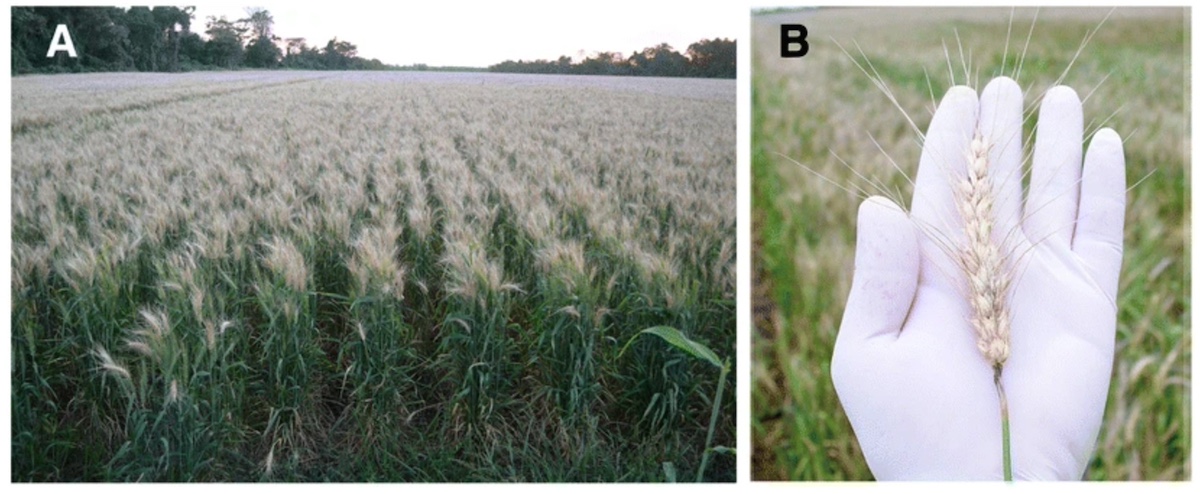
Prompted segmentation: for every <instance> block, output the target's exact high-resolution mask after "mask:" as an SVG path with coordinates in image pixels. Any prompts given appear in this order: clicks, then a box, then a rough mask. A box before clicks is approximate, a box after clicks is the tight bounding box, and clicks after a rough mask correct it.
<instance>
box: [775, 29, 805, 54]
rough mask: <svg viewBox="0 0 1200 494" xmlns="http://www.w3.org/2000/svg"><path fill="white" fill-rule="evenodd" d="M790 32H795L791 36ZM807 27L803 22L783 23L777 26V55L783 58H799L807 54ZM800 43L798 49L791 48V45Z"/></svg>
mask: <svg viewBox="0 0 1200 494" xmlns="http://www.w3.org/2000/svg"><path fill="white" fill-rule="evenodd" d="M792 32H796V33H797V34H796V35H795V36H792ZM807 37H808V28H806V27H804V24H783V25H781V26H779V56H781V57H783V58H800V57H803V56H804V55H807V54H808V41H807V40H806V39H805V38H807ZM797 44H798V45H800V49H799V50H793V49H792V45H797Z"/></svg>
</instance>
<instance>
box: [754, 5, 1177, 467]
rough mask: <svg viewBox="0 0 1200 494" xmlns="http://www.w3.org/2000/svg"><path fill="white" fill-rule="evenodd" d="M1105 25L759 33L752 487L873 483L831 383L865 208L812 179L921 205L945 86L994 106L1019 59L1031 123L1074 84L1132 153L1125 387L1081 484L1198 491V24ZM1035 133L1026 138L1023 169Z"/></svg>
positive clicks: (868, 17) (1149, 14) (1112, 396)
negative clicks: (793, 44)
mask: <svg viewBox="0 0 1200 494" xmlns="http://www.w3.org/2000/svg"><path fill="white" fill-rule="evenodd" d="M1109 12H1110V9H1108V8H1102V9H1099V8H1097V9H1061V8H1056V9H1041V10H1036V9H1016V10H1015V11H1014V10H1010V9H1008V8H1004V9H983V8H959V9H953V8H895V9H822V10H819V11H808V12H799V13H776V14H767V15H757V16H755V18H754V22H753V29H754V38H753V46H754V47H755V48H754V53H753V58H752V67H753V79H752V84H751V85H752V108H751V119H752V126H751V133H752V138H751V140H752V144H751V153H752V159H753V166H752V170H753V179H752V188H753V196H752V211H753V216H752V218H753V225H752V231H753V232H754V240H755V243H754V249H753V256H752V257H753V265H754V280H755V281H754V300H755V303H754V305H755V307H754V310H755V333H754V338H753V345H754V346H753V350H752V362H753V367H752V371H751V372H752V388H751V397H752V404H751V407H752V412H753V417H752V420H751V423H752V428H753V432H752V442H753V447H754V452H753V472H752V478H755V479H763V480H768V479H795V480H830V479H869V478H870V477H871V472H870V470H869V469H868V468H867V464H866V461H865V460H864V457H863V454H862V452H861V450H860V449H859V444H858V442H857V441H856V439H855V436H854V431H853V430H852V429H851V427H850V422H849V421H848V419H847V418H846V415H845V412H844V411H843V410H842V408H841V404H840V402H839V400H838V397H837V395H836V393H835V392H834V387H833V382H832V380H831V377H830V358H831V356H832V353H833V347H834V341H835V338H836V336H837V331H838V326H839V324H840V322H841V318H842V313H843V311H844V309H845V302H846V295H847V293H848V292H849V290H850V282H851V280H852V277H853V273H854V254H855V250H854V248H855V225H856V220H855V218H856V211H857V210H858V207H859V204H860V203H861V202H862V199H863V198H861V197H856V196H855V195H854V194H853V193H851V192H848V191H846V190H843V189H840V188H838V187H836V186H834V185H831V184H830V183H828V182H825V181H822V180H821V179H820V178H818V177H817V176H816V175H815V173H814V172H816V173H820V174H821V175H824V176H825V177H828V178H830V180H831V181H833V182H835V183H838V184H840V185H843V186H844V187H846V188H849V189H853V188H854V187H861V188H862V189H865V190H868V191H869V192H870V193H872V194H880V195H891V196H896V197H897V199H898V202H901V203H902V204H905V205H908V204H909V203H910V198H911V185H910V182H909V181H908V180H907V179H906V178H905V177H904V175H903V173H907V174H908V176H909V177H914V176H915V172H916V170H917V164H918V162H919V158H920V156H921V143H920V141H919V139H920V138H919V136H917V134H916V132H915V131H914V129H913V127H914V126H915V127H916V128H919V129H921V130H922V131H924V129H927V128H928V127H929V123H930V120H931V118H932V115H933V108H934V106H935V101H934V98H941V97H942V95H944V94H946V91H947V89H948V88H950V86H951V85H952V82H951V79H950V75H949V72H950V71H951V70H953V71H954V74H955V76H956V78H957V79H956V81H955V83H957V84H964V83H965V80H966V77H964V73H963V72H964V70H963V65H967V66H969V67H972V70H971V71H970V84H971V85H972V86H973V87H974V88H975V89H976V90H980V91H981V90H982V89H983V87H984V85H986V84H987V82H988V81H989V80H990V79H991V78H992V77H994V76H996V75H1000V74H1008V75H1010V76H1012V75H1013V68H1014V66H1015V62H1016V60H1018V58H1019V57H1023V60H1024V62H1023V64H1022V68H1021V69H1020V70H1021V71H1020V76H1019V77H1018V80H1019V82H1020V85H1021V87H1022V89H1023V90H1024V95H1025V104H1026V105H1027V107H1028V108H1032V109H1034V110H1036V108H1037V107H1038V105H1037V104H1036V102H1037V100H1038V98H1039V97H1040V95H1041V94H1042V93H1043V92H1045V91H1046V90H1047V89H1049V88H1050V87H1052V86H1053V85H1054V84H1055V81H1056V80H1058V79H1059V77H1060V76H1063V74H1064V73H1066V76H1065V77H1064V78H1063V79H1062V82H1061V83H1062V84H1065V85H1068V86H1070V87H1072V88H1074V89H1075V90H1076V91H1077V92H1078V94H1079V95H1080V97H1081V98H1085V100H1084V106H1083V108H1084V115H1085V117H1086V121H1085V126H1086V129H1087V131H1086V133H1087V134H1088V135H1089V136H1090V135H1091V133H1092V132H1093V131H1095V130H1097V129H1099V128H1101V127H1112V128H1114V129H1116V130H1117V131H1118V132H1119V133H1120V135H1121V137H1122V138H1123V139H1125V143H1124V146H1125V147H1124V149H1125V160H1126V166H1127V172H1126V177H1127V181H1128V183H1129V184H1130V185H1134V184H1135V183H1136V184H1137V185H1134V186H1133V187H1132V188H1131V189H1130V190H1129V191H1128V193H1127V199H1126V200H1127V203H1126V204H1127V205H1126V216H1125V240H1124V263H1123V266H1122V271H1121V276H1120V288H1119V296H1118V299H1117V301H1116V302H1117V305H1118V322H1117V328H1116V332H1117V337H1116V353H1115V360H1114V366H1113V367H1114V368H1113V374H1112V379H1111V385H1110V387H1109V394H1108V402H1107V406H1106V408H1105V415H1104V421H1103V424H1102V428H1101V431H1100V434H1099V438H1098V440H1097V443H1096V448H1095V451H1094V453H1093V456H1092V458H1091V459H1090V462H1089V468H1088V471H1087V474H1086V476H1085V478H1088V479H1104V480H1109V479H1161V480H1166V479H1171V480H1178V479H1189V478H1190V477H1191V462H1190V460H1191V446H1192V444H1191V437H1192V432H1191V361H1192V354H1191V348H1192V335H1191V332H1190V330H1191V325H1192V323H1191V297H1190V289H1191V288H1190V287H1191V269H1192V263H1191V249H1190V240H1191V226H1190V225H1191V206H1190V202H1189V197H1190V195H1191V185H1190V184H1191V168H1190V163H1191V143H1190V141H1189V135H1190V126H1189V125H1190V124H1189V118H1188V116H1189V115H1190V112H1191V101H1190V91H1189V89H1188V87H1189V81H1188V76H1189V74H1190V73H1191V61H1190V58H1189V54H1188V49H1187V47H1188V45H1189V43H1190V36H1191V33H1190V28H1189V26H1190V11H1189V10H1187V9H1131V8H1118V9H1116V10H1115V11H1112V12H1111V16H1109V17H1108V19H1107V21H1105V22H1104V23H1103V25H1101V21H1102V20H1103V19H1105V17H1106V16H1107V15H1109ZM1035 16H1036V18H1037V22H1036V23H1034V22H1033V19H1034V17H1035ZM1010 19H1011V27H1010ZM782 23H802V24H804V25H806V26H807V29H808V32H809V40H810V43H811V46H810V51H809V54H808V55H806V56H805V57H803V58H799V59H782V58H780V57H779V55H778V54H779V25H780V24H782ZM1031 24H1032V25H1033V29H1032V32H1031V31H1030V26H1031ZM1089 33H1091V34H1089ZM1088 36H1091V37H1090V41H1089V43H1088V44H1087V46H1086V48H1084V49H1083V50H1082V51H1081V52H1079V56H1078V58H1075V54H1076V52H1077V51H1079V47H1080V44H1081V42H1082V41H1083V40H1084V39H1085V37H1088ZM831 37H832V38H834V39H836V40H837V42H838V43H840V44H841V45H842V46H844V47H846V50H847V51H848V52H849V53H850V54H847V53H844V52H843V51H841V50H840V49H839V48H838V45H836V44H834V42H833V41H831V39H830V38H831ZM1006 37H1007V38H1009V39H1010V41H1009V43H1008V46H1007V47H1006V45H1005V39H1006ZM1026 40H1028V41H1026ZM943 43H945V45H943ZM1026 43H1028V44H1027V45H1026ZM944 46H945V48H944ZM960 46H961V50H962V51H961V55H960V51H959V50H960V48H959V47H960ZM859 47H861V49H862V52H861V53H860V52H859V51H858V50H859ZM851 55H852V56H853V57H854V59H856V60H858V62H859V63H864V64H865V63H866V62H865V61H868V60H869V61H870V63H871V66H872V67H873V69H872V68H868V69H866V70H867V71H869V72H872V77H875V76H877V77H879V78H880V79H881V80H882V81H883V82H884V83H886V84H887V85H888V87H890V88H891V90H892V91H893V93H894V95H895V98H896V100H897V102H896V103H895V104H893V102H892V101H889V99H888V97H887V96H885V95H884V93H883V92H882V91H880V89H879V88H877V87H876V86H875V85H873V83H872V82H871V79H870V78H869V77H868V76H867V75H865V74H863V72H860V71H859V69H858V68H856V67H855V65H854V64H855V62H854V60H852V58H851ZM947 58H950V62H948V61H947ZM1068 67H1069V68H1070V70H1067V69H1068ZM896 105H899V106H900V107H902V108H903V109H904V112H903V113H902V112H901V111H900V110H898V109H897V108H896ZM905 114H907V115H908V116H910V117H911V118H912V120H913V122H912V124H911V125H910V123H909V121H908V120H907V119H906V117H905ZM1037 119H1038V117H1037V115H1036V114H1035V115H1031V116H1030V117H1029V118H1028V120H1027V121H1026V125H1025V134H1024V135H1025V136H1026V138H1027V141H1026V143H1025V149H1026V150H1027V151H1028V150H1030V149H1031V148H1032V142H1031V141H1029V140H1028V136H1030V135H1031V134H1032V130H1033V128H1034V126H1035V125H1036V124H1037ZM790 160H795V161H796V162H800V163H803V164H804V165H805V166H808V167H810V169H811V170H805V169H803V168H801V167H799V166H796V165H795V164H794V163H793V162H792V161H790ZM856 174H858V175H856ZM867 179H870V180H873V181H876V183H878V184H881V185H878V186H876V185H874V184H871V183H868V182H867ZM1025 181H1026V184H1028V182H1029V179H1028V178H1026V179H1025ZM1139 181H1140V183H1138V182H1139ZM877 187H879V188H884V189H886V190H887V191H888V192H881V191H880V190H878V188H877ZM893 190H894V192H891V191H893ZM989 384H990V383H989Z"/></svg>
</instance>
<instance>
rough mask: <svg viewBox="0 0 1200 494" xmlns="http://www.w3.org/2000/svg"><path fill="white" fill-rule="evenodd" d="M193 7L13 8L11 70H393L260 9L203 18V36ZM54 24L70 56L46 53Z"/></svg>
mask: <svg viewBox="0 0 1200 494" xmlns="http://www.w3.org/2000/svg"><path fill="white" fill-rule="evenodd" d="M194 12H195V7H130V8H128V9H124V8H121V7H13V8H12V73H13V74H25V73H31V72H113V71H143V72H180V71H192V70H220V69H238V68H259V69H275V68H294V69H306V70H383V69H388V68H394V67H390V66H388V65H386V64H384V63H383V62H380V61H379V60H378V59H370V60H367V59H364V58H362V57H359V56H358V47H357V46H355V45H354V43H351V42H349V41H346V40H339V39H337V38H334V39H331V40H329V42H328V43H326V44H325V46H323V47H320V46H309V45H308V44H307V40H305V39H304V38H280V37H279V36H276V35H275V34H274V32H273V28H274V25H275V19H274V17H272V16H271V13H270V12H269V11H267V10H265V9H247V11H246V14H247V15H246V17H245V18H242V19H236V20H229V19H227V18H225V17H224V16H221V17H219V18H217V17H213V16H209V17H208V18H207V19H206V20H205V23H204V26H203V27H204V31H203V32H204V34H206V35H207V39H206V38H205V37H202V36H200V34H199V33H197V32H196V31H195V28H196V27H198V26H194V25H193V24H194V23H195V21H194V19H193V13H194ZM59 24H64V25H66V26H67V30H68V31H69V32H70V35H71V41H72V44H73V45H74V46H75V51H76V55H77V56H76V57H74V58H72V57H70V56H69V55H68V54H67V53H66V52H65V51H59V52H57V53H55V54H54V56H53V57H49V58H48V57H46V52H47V51H48V49H49V48H50V45H51V41H52V40H53V36H54V31H55V27H56V26H57V25H59ZM281 47H282V48H281ZM285 49H286V51H285Z"/></svg>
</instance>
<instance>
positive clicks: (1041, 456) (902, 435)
mask: <svg viewBox="0 0 1200 494" xmlns="http://www.w3.org/2000/svg"><path fill="white" fill-rule="evenodd" d="M1021 121H1022V98H1021V89H1020V88H1019V87H1018V86H1017V84H1016V83H1015V82H1013V81H1012V80H1011V79H1008V78H999V79H996V80H993V81H992V82H991V83H990V84H988V86H987V88H986V89H984V91H983V95H982V97H978V98H977V96H976V94H975V91H974V90H972V89H970V88H967V87H961V86H960V87H954V88H951V89H950V90H949V91H948V92H947V93H946V96H945V97H944V98H943V99H942V102H941V105H940V106H939V107H938V109H937V112H936V114H935V115H934V118H933V121H932V122H931V123H930V125H929V131H928V132H927V134H926V139H925V148H924V151H923V152H922V155H921V163H920V169H919V171H918V174H917V179H916V185H915V190H914V193H913V203H912V209H911V217H910V216H908V215H906V214H905V213H903V212H902V211H901V210H900V208H899V207H898V206H896V205H895V204H894V203H892V202H891V201H888V200H887V199H883V198H879V197H873V198H871V199H868V200H867V201H865V202H863V204H862V206H861V207H860V209H859V214H858V246H857V250H856V257H855V270H854V282H853V286H852V288H851V290H850V297H849V299H848V300H847V302H846V312H845V314H844V316H843V318H842V326H841V329H840V331H839V333H838V338H837V343H836V345H835V347H834V351H833V362H832V375H833V384H834V387H835V389H836V390H837V394H838V398H839V399H840V400H841V402H842V405H843V407H844V408H845V410H846V414H847V415H848V416H849V418H850V423H851V425H852V426H853V427H854V432H855V434H856V436H857V437H858V441H859V444H860V445H861V446H862V450H863V453H864V455H865V456H866V459H867V464H868V465H869V466H870V468H871V472H872V473H873V474H874V475H875V476H876V478H879V479H934V480H939V479H940V480H951V479H997V480H998V479H1001V478H1002V462H1001V457H1002V453H1001V429H1000V412H999V399H998V397H997V394H996V388H995V385H994V384H993V376H994V373H993V370H992V368H991V366H990V365H989V363H988V362H987V361H986V360H985V359H984V357H983V355H982V354H981V353H980V351H979V349H978V348H977V347H976V341H977V340H976V334H975V332H974V330H973V329H972V327H971V325H970V323H969V322H968V317H969V311H970V308H969V305H968V303H967V301H966V299H965V295H964V294H965V288H963V283H964V280H963V275H962V274H961V270H960V269H959V268H958V267H957V265H956V264H955V262H954V261H953V260H952V259H953V258H952V257H950V256H951V252H947V246H951V247H952V248H958V246H959V245H961V243H962V241H963V238H964V234H963V233H962V221H961V219H960V217H959V214H958V210H957V209H956V208H955V196H954V194H953V193H952V190H951V188H950V187H951V186H952V184H954V183H958V181H959V180H960V178H959V177H962V176H963V175H964V173H965V169H966V150H967V149H968V146H969V143H970V142H971V139H972V137H973V133H974V132H975V128H976V125H978V126H979V128H980V131H981V132H982V133H983V135H984V136H985V137H986V138H987V139H988V141H989V142H991V143H992V147H991V151H990V153H989V156H990V160H991V163H992V165H991V166H992V170H993V171H992V174H993V177H995V179H994V180H995V185H994V188H995V190H996V197H997V204H996V212H997V216H998V217H999V219H998V223H997V225H996V227H995V230H994V231H995V234H996V235H1004V236H1005V237H1004V238H1006V239H1008V241H1009V245H1011V246H1012V249H1013V250H1014V251H1015V252H1017V254H1016V255H1017V256H1020V261H1021V264H1020V265H1019V267H1018V272H1017V273H1016V275H1015V277H1014V281H1013V284H1012V286H1011V288H1010V298H1009V300H1010V301H1011V303H1010V307H1011V309H1010V313H1011V315H1012V319H1011V321H1012V337H1011V342H1012V345H1011V353H1010V357H1009V359H1008V362H1007V363H1006V364H1005V366H1004V370H1003V375H1002V380H1003V385H1004V387H1005V390H1006V392H1007V396H1008V405H1009V416H1010V420H1011V422H1010V423H1011V437H1012V443H1011V444H1012V461H1013V476H1014V478H1015V479H1080V478H1081V477H1082V475H1083V473H1084V469H1085V468H1086V467H1087V464H1088V461H1089V459H1090V458H1091V454H1092V450H1093V448H1094V447H1095V442H1096V437H1097V434H1098V433H1099V429H1100V422H1101V419H1102V417H1103V416H1104V405H1105V398H1106V395H1107V392H1108V384H1109V375H1110V373H1111V370H1112V360H1113V344H1114V339H1115V331H1116V305H1115V302H1114V301H1115V300H1116V292H1117V278H1118V275H1119V273H1120V268H1121V253H1122V231H1123V228H1124V217H1125V159H1124V154H1123V150H1122V144H1121V140H1120V137H1119V136H1118V135H1117V133H1116V132H1114V131H1113V130H1111V129H1103V130H1101V131H1099V132H1097V133H1096V135H1095V137H1094V138H1093V139H1092V142H1091V145H1090V147H1089V148H1088V152H1087V158H1086V159H1085V160H1083V161H1084V162H1085V163H1084V165H1083V167H1082V179H1081V178H1080V174H1081V169H1080V161H1081V154H1082V148H1083V142H1082V138H1083V110H1082V105H1081V104H1080V101H1079V97H1078V96H1077V95H1076V94H1075V91H1073V90H1071V89H1070V88H1067V87H1056V88H1054V89H1051V90H1050V91H1049V92H1048V93H1047V94H1046V96H1045V99H1044V100H1043V102H1042V105H1041V113H1040V118H1039V120H1038V130H1037V141H1036V143H1035V144H1034V155H1033V165H1032V168H1033V169H1032V175H1031V178H1030V182H1031V185H1030V190H1029V197H1028V199H1027V200H1026V201H1025V204H1024V206H1023V207H1022V204H1021V192H1022V191H1021V171H1020V168H1021V159H1022V154H1023V152H1022V142H1023V141H1022V137H1021ZM1022 254H1023V255H1022Z"/></svg>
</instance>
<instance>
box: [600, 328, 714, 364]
mask: <svg viewBox="0 0 1200 494" xmlns="http://www.w3.org/2000/svg"><path fill="white" fill-rule="evenodd" d="M643 334H652V335H654V336H657V337H659V338H662V340H663V341H665V342H667V343H670V344H671V346H674V347H675V348H678V349H680V350H683V351H685V352H687V353H689V354H691V356H693V357H696V358H698V359H700V360H704V361H706V362H708V363H710V364H713V365H714V366H716V367H717V368H718V369H720V368H721V359H720V358H718V357H717V354H716V353H714V352H713V351H712V350H710V349H709V348H708V347H707V346H704V344H703V343H698V342H695V341H692V340H690V339H688V337H687V336H684V334H683V333H682V332H680V331H679V330H678V329H675V328H672V327H670V326H655V327H652V328H647V329H643V330H642V331H641V332H640V333H638V334H637V335H635V336H634V337H633V338H631V339H630V340H629V343H626V344H625V348H623V349H621V354H624V353H625V350H627V349H629V345H632V344H633V342H634V341H635V340H637V339H638V336H641V335H643ZM618 357H620V356H619V355H618Z"/></svg>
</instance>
